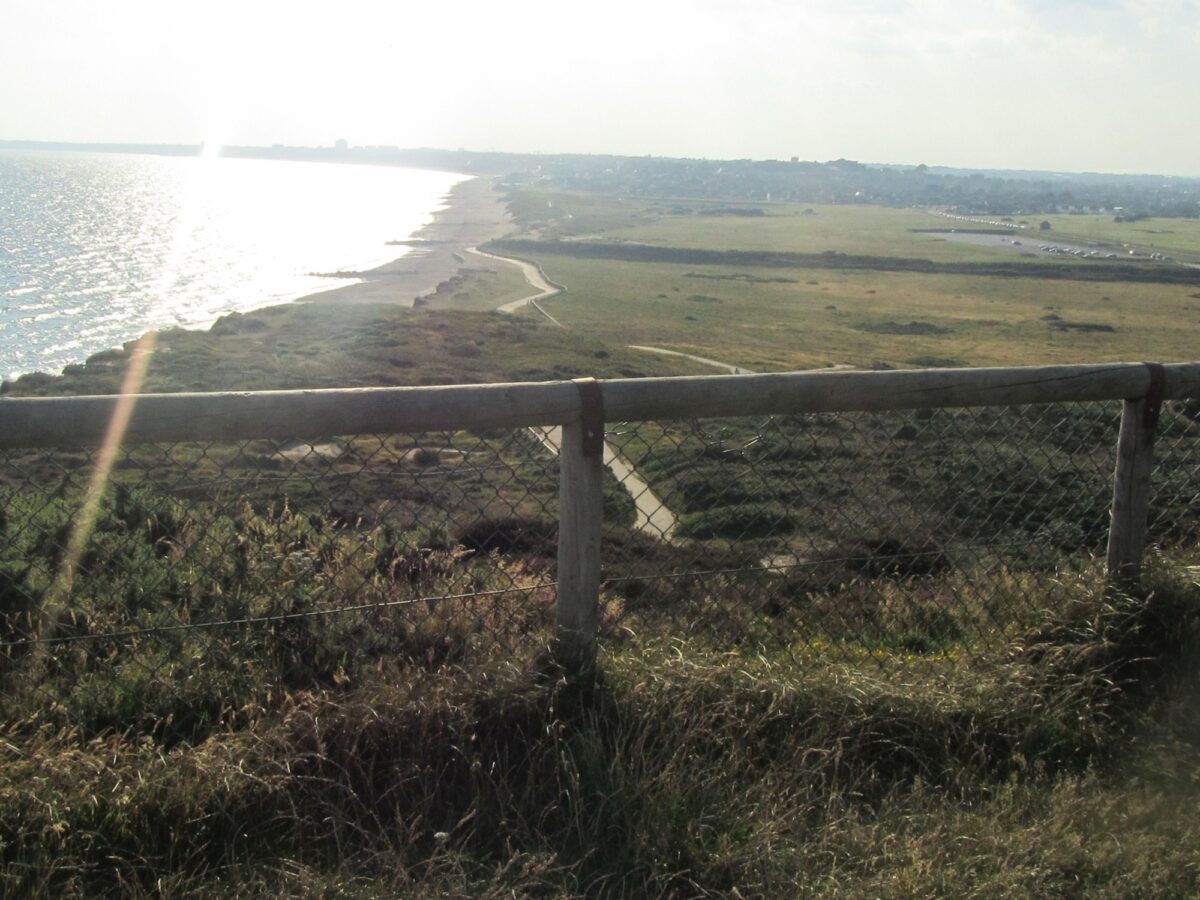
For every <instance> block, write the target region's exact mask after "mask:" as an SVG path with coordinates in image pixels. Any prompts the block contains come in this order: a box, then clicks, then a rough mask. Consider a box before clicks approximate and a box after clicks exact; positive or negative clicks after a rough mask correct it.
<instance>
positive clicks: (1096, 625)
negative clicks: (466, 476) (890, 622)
mask: <svg viewBox="0 0 1200 900" xmlns="http://www.w3.org/2000/svg"><path fill="white" fill-rule="evenodd" d="M271 540H274V538H270V539H269V540H268V541H267V542H266V543H264V549H265V548H266V547H269V546H270V541H271ZM434 577H438V576H434ZM1198 616H1200V589H1198V588H1197V587H1196V585H1194V584H1191V583H1189V582H1188V581H1186V580H1185V579H1181V578H1180V577H1179V576H1178V574H1177V570H1175V569H1173V568H1172V567H1170V566H1168V565H1165V564H1164V565H1161V566H1159V567H1158V568H1157V569H1156V570H1155V574H1154V580H1153V594H1152V599H1151V600H1150V602H1146V601H1145V600H1143V599H1138V600H1133V599H1127V598H1121V597H1112V596H1107V597H1106V596H1104V595H1103V594H1102V593H1098V592H1097V591H1095V590H1094V589H1093V588H1090V587H1088V585H1087V584H1086V583H1080V584H1079V585H1078V586H1077V587H1075V588H1074V589H1073V599H1072V600H1070V602H1069V603H1068V604H1067V605H1065V606H1064V607H1062V608H1060V609H1059V610H1058V611H1057V613H1056V614H1055V615H1054V616H1053V618H1051V619H1049V620H1047V621H1046V622H1045V624H1044V625H1043V626H1042V627H1041V628H1039V629H1037V630H1035V631H1031V632H1030V633H1029V635H1028V638H1027V640H1026V641H1025V642H1024V643H1023V644H1018V645H1017V647H1016V649H1015V650H1013V651H1010V652H1008V653H1007V654H1006V655H1001V656H997V657H994V658H992V659H991V660H989V661H987V662H984V661H982V660H981V661H980V664H978V665H976V666H975V667H974V668H971V669H965V668H963V667H962V666H960V665H959V664H957V663H954V662H952V661H946V660H943V661H937V660H930V661H926V662H925V663H923V664H919V665H911V666H909V667H907V668H902V669H897V670H895V671H894V672H892V673H891V674H889V676H888V677H883V676H882V675H881V674H880V673H878V672H876V673H874V674H873V673H872V672H870V671H864V670H863V669H861V668H859V667H856V666H847V665H843V664H839V663H838V662H836V661H835V660H831V659H822V658H820V657H818V658H815V659H809V658H797V657H793V656H790V655H783V654H779V653H770V652H766V651H761V652H758V653H732V652H730V651H728V650H718V649H716V648H714V647H711V646H708V645H707V644H706V643H705V642H704V641H702V640H698V639H688V638H682V639H680V638H670V637H667V636H665V635H663V636H655V635H650V634H646V635H643V637H642V638H641V639H639V640H637V641H632V642H630V641H626V642H624V643H621V642H618V643H616V644H614V645H613V647H612V649H611V650H610V651H609V652H608V654H607V655H606V656H605V659H604V661H603V665H602V678H601V680H600V681H599V682H596V683H595V684H593V685H590V686H584V687H583V689H581V688H579V687H571V686H567V685H564V684H562V683H561V682H559V681H557V680H556V679H555V678H554V677H553V675H552V674H551V673H549V671H548V670H547V669H545V668H544V667H542V666H540V665H539V664H538V663H537V661H536V660H534V661H531V662H530V663H527V664H524V665H523V664H520V663H517V662H514V661H513V660H512V659H511V658H507V659H506V658H504V657H499V658H495V659H492V660H491V661H489V662H486V663H485V664H484V665H465V666H461V667H460V666H457V665H456V666H453V668H452V669H449V670H448V669H447V668H446V667H445V666H441V667H439V666H432V667H431V666H428V665H417V666H408V667H405V665H404V664H403V662H402V657H398V656H397V655H396V654H395V652H394V651H395V646H394V645H393V644H391V643H389V642H391V641H394V640H396V639H397V638H398V637H399V636H400V632H397V631H394V630H392V629H391V628H383V629H380V630H378V631H377V636H378V640H379V641H383V643H378V642H377V643H375V644H366V645H362V646H360V647H358V648H357V649H356V650H355V655H356V657H361V662H359V661H357V660H356V659H352V660H350V661H349V662H343V663H342V664H341V668H339V669H336V670H334V671H333V672H331V673H330V676H329V677H328V679H326V680H325V681H323V682H322V681H320V680H317V681H309V682H308V683H307V685H306V686H304V687H300V686H298V685H297V686H290V687H289V685H288V682H287V681H286V677H287V676H288V674H289V672H290V667H289V666H288V665H284V664H282V662H281V660H285V658H284V657H283V656H281V655H280V654H278V653H267V654H265V655H264V654H263V653H261V651H260V650H259V649H258V646H257V645H256V644H255V643H254V642H253V641H251V640H244V641H241V642H236V643H234V644H232V645H231V646H230V651H229V652H231V653H232V654H233V656H232V657H231V660H230V661H231V662H237V661H240V663H242V664H243V665H237V664H235V665H232V666H227V667H226V668H227V669H229V671H231V672H235V673H236V672H241V671H244V664H250V663H253V664H254V668H252V669H250V670H249V671H251V672H258V673H259V674H260V675H262V674H264V667H265V668H267V669H269V668H270V667H272V666H273V667H275V668H274V671H275V672H276V674H275V675H274V676H273V677H271V678H267V679H266V683H268V684H270V685H271V686H272V689H271V690H265V691H259V692H258V693H251V694H242V695H228V694H221V695H220V696H224V697H228V699H230V700H234V701H236V702H234V703H232V704H231V705H228V706H226V707H225V708H224V709H225V714H224V716H223V717H222V718H221V719H220V720H219V721H217V722H214V723H213V724H212V725H211V726H210V727H209V729H208V731H207V736H206V737H205V739H204V740H202V741H196V740H192V741H184V742H178V743H174V744H164V743H162V741H161V740H160V739H158V738H157V737H156V736H155V735H154V734H153V733H152V732H151V733H147V732H145V731H143V730H142V729H140V728H138V727H131V726H132V725H133V724H134V723H133V722H130V723H127V724H126V725H124V726H123V727H122V726H117V727H110V728H107V729H101V730H98V731H96V730H92V731H91V732H89V731H86V730H80V729H79V728H78V727H76V728H70V727H66V728H59V729H54V728H48V727H46V726H45V725H44V724H43V725H41V726H38V725H37V724H36V721H35V720H31V719H29V718H21V717H14V716H11V715H10V716H9V717H8V718H7V719H6V721H7V725H6V730H5V733H4V736H3V738H4V742H3V744H2V745H0V878H3V879H4V881H3V884H4V887H5V891H6V893H8V894H10V895H16V894H23V895H37V896H50V895H53V896H70V895H87V896H97V895H124V896H129V895H134V896H148V895H171V896H181V895H188V896H210V895H216V894H226V895H227V894H229V893H231V892H232V893H236V894H237V895H239V896H243V895H245V896H259V895H262V896H266V895H270V896H347V897H357V896H361V897H368V896H378V895H393V896H394V895H440V896H464V897H465V896H489V897H500V896H513V895H517V896H596V897H618V896H689V897H694V896H743V897H749V896H815V895H821V896H847V897H857V896H880V895H883V896H952V895H953V896H961V895H962V894H963V893H964V892H965V893H971V892H979V893H984V894H987V895H989V896H1028V895H1030V894H1041V895H1044V894H1047V893H1058V894H1066V895H1087V896H1093V895H1095V896H1112V897H1117V896H1131V895H1146V896H1163V895H1178V896H1185V895H1187V894H1189V893H1191V892H1193V891H1194V890H1195V888H1196V886H1197V883H1196V877H1197V876H1196V871H1195V866H1194V860H1195V857H1196V853H1197V851H1200V829H1197V828H1196V826H1195V822H1194V816H1193V814H1192V811H1193V809H1194V803H1195V800H1196V797H1197V792H1198V787H1200V786H1198V785H1197V783H1196V781H1195V779H1194V771H1195V765H1196V762H1197V761H1200V756H1198V755H1197V749H1196V748H1197V746H1198V743H1197V741H1198V736H1200V727H1198V725H1197V717H1196V713H1195V705H1194V702H1192V701H1193V697H1194V694H1195V690H1196V688H1195V685H1196V681H1195V674H1194V670H1192V669H1189V668H1188V666H1187V665H1186V664H1185V660H1186V659H1187V658H1188V655H1189V654H1190V653H1191V652H1192V650H1193V648H1194V646H1195V640H1196V637H1197V631H1196V625H1197V621H1198ZM341 637H343V635H341V634H340V632H337V631H335V632H332V633H328V634H323V633H322V631H320V630H318V631H315V632H313V633H312V637H311V639H312V640H315V641H316V642H317V643H316V645H315V646H316V647H320V646H321V645H322V644H323V643H333V642H335V641H337V643H338V646H346V644H345V643H344V642H342V641H340V640H338V639H339V638H341ZM534 643H535V644H536V642H534ZM311 658H312V656H311V654H306V655H305V656H304V659H306V660H308V659H311ZM374 659H379V660H381V661H383V665H382V666H380V667H377V666H376V665H375V662H374ZM94 665H95V666H96V667H97V668H98V670H99V671H100V672H104V671H105V670H106V666H107V665H108V663H105V662H103V661H102V660H101V659H97V660H96V662H95V663H94ZM451 673H453V677H449V678H448V677H446V676H447V675H448V674H451ZM267 674H270V673H269V672H267ZM278 678H284V679H285V680H284V681H282V682H278V681H277V679H278ZM204 687H205V686H203V685H202V686H201V687H200V688H199V689H200V690H204ZM210 689H211V688H210ZM9 702H13V701H12V700H11V699H10V701H9ZM102 708H111V704H109V706H108V707H102ZM189 708H190V707H189Z"/></svg>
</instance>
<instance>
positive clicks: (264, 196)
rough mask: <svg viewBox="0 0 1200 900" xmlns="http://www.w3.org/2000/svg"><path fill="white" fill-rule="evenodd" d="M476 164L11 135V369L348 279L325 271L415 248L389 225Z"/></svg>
mask: <svg viewBox="0 0 1200 900" xmlns="http://www.w3.org/2000/svg"><path fill="white" fill-rule="evenodd" d="M464 177H465V176H463V175H458V174H452V173H448V172H431V171H422V170H415V169H401V168H394V167H385V166H359V165H344V164H338V163H319V162H292V161H278V160H254V159H231V158H223V157H220V156H204V157H165V156H141V155H134V154H108V153H81V152H71V151H40V150H7V149H5V150H0V377H3V378H15V377H17V376H18V375H20V374H23V373H26V372H36V371H41V372H51V373H58V372H60V371H61V370H62V368H63V367H64V366H67V365H69V364H72V363H82V362H84V361H85V360H86V359H87V358H88V357H89V356H91V355H92V354H94V353H97V352H99V351H101V350H107V349H109V348H112V347H119V346H121V345H122V344H124V343H125V342H126V341H130V340H133V339H134V338H137V337H139V336H140V335H142V334H143V333H145V332H146V331H149V330H161V329H164V328H171V327H181V328H206V327H208V326H209V325H211V324H212V323H213V322H214V321H216V320H217V319H218V318H219V317H221V316H223V315H225V314H226V313H230V312H235V311H237V312H246V311H248V310H251V309H256V308H259V307H263V306H269V305H271V304H274V303H280V302H284V301H287V300H292V299H295V298H297V297H301V296H303V295H305V294H310V293H313V292H316V291H321V290H325V289H327V288H332V287H340V286H342V285H345V284H347V283H349V282H348V281H347V280H346V279H345V278H331V277H329V273H335V272H361V271H364V270H367V269H370V268H373V267H375V266H378V265H381V264H383V263H385V262H388V261H389V260H393V259H396V258H398V257H400V256H403V255H404V254H405V253H407V252H410V250H409V248H407V247H404V246H388V241H394V240H404V239H407V238H410V237H411V236H412V235H413V234H414V233H416V232H417V231H419V230H420V229H421V228H422V227H423V226H424V225H426V224H427V223H428V222H429V221H430V220H431V219H432V217H433V215H434V213H435V212H437V211H438V210H439V209H441V208H443V207H444V205H445V198H446V194H447V192H448V191H449V190H450V188H451V187H453V186H454V185H455V184H457V183H458V182H460V181H462V180H463V179H464ZM321 273H324V274H321Z"/></svg>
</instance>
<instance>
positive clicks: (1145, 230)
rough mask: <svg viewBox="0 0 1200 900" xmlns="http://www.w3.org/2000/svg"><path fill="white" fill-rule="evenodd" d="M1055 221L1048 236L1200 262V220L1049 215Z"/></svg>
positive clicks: (1051, 221) (1049, 219)
mask: <svg viewBox="0 0 1200 900" xmlns="http://www.w3.org/2000/svg"><path fill="white" fill-rule="evenodd" d="M1045 218H1046V220H1047V221H1049V222H1050V224H1051V231H1050V232H1049V233H1048V235H1046V236H1047V237H1048V238H1050V239H1052V240H1054V241H1059V242H1068V241H1078V242H1080V243H1093V242H1094V243H1097V244H1102V245H1104V246H1105V247H1108V248H1111V249H1112V250H1117V251H1121V252H1123V253H1126V254H1127V253H1128V251H1129V250H1131V249H1132V250H1136V251H1137V252H1138V253H1141V254H1142V255H1144V256H1148V255H1149V254H1151V253H1165V254H1166V255H1168V256H1172V257H1174V258H1176V259H1180V260H1185V261H1188V262H1193V263H1200V221H1197V220H1195V219H1157V218H1148V219H1141V220H1139V221H1136V222H1117V221H1115V220H1114V217H1113V216H1111V215H1108V216H1101V215H1072V216H1046V217H1045Z"/></svg>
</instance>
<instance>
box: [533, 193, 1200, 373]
mask: <svg viewBox="0 0 1200 900" xmlns="http://www.w3.org/2000/svg"><path fill="white" fill-rule="evenodd" d="M513 206H514V211H515V213H516V216H517V219H518V221H519V222H521V223H522V225H523V226H525V227H526V228H527V229H529V230H530V232H531V233H532V234H534V235H537V236H540V237H545V238H557V239H563V240H585V239H586V240H587V241H601V242H607V245H611V244H612V243H613V242H617V243H619V242H621V241H630V242H636V243H637V244H644V245H649V246H652V247H661V248H664V249H666V250H670V249H672V248H680V249H684V250H688V249H708V250H721V251H728V250H745V251H755V252H763V253H766V254H786V253H807V254H812V253H824V252H827V251H837V252H840V253H846V254H864V255H867V256H869V257H876V258H879V259H880V260H881V261H885V262H886V261H887V260H894V259H900V260H903V259H928V260H932V261H934V262H935V263H937V264H947V265H961V264H982V263H988V264H992V265H995V266H998V268H999V269H1001V270H1003V269H1004V267H1005V266H1010V267H1011V266H1013V265H1014V264H1016V262H1017V260H1020V265H1023V266H1025V269H1024V270H1021V274H1020V277H1002V276H1001V275H988V274H984V275H975V274H962V273H959V274H953V273H946V274H943V273H938V272H905V271H863V270H856V269H845V268H839V267H838V263H837V260H836V258H833V259H830V260H829V262H828V265H827V266H825V265H824V264H823V263H818V264H817V265H816V266H811V265H809V264H806V265H805V267H803V268H788V267H787V265H786V258H780V260H779V261H771V264H769V265H764V264H761V263H763V262H766V261H768V260H771V259H772V258H771V257H764V258H763V259H762V260H759V261H757V262H758V264H756V260H755V259H753V258H751V259H748V260H746V261H744V262H740V263H736V264H735V263H730V264H728V265H697V264H687V263H674V262H665V261H654V260H649V261H645V262H629V261H616V260H606V259H603V258H589V256H588V255H587V252H586V249H585V248H582V247H581V248H580V251H581V252H580V253H579V254H578V255H565V254H564V253H561V252H557V251H555V252H551V249H550V248H548V249H547V250H546V251H545V252H543V253H540V254H539V252H538V250H537V248H536V245H534V246H530V245H528V244H524V245H522V248H521V252H522V253H523V254H524V255H527V256H530V257H531V258H534V259H536V260H537V261H538V262H539V263H541V264H542V266H543V268H544V269H545V271H546V273H547V275H549V277H551V278H552V279H554V280H555V281H557V282H559V283H562V284H565V285H566V286H567V288H568V291H567V293H566V294H564V295H562V296H560V297H558V298H555V299H553V300H551V301H549V303H550V308H551V310H552V312H553V314H554V315H555V316H556V317H558V318H559V319H560V321H562V322H563V323H564V324H565V325H568V326H569V327H570V328H572V329H574V330H578V331H583V332H586V333H588V334H594V335H596V336H597V337H599V338H602V339H604V340H607V341H612V342H614V343H616V342H625V343H629V344H641V345H650V346H661V347H665V348H668V349H672V350H677V351H681V352H687V353H693V354H696V355H700V356H705V357H709V358H713V359H718V360H722V361H728V362H730V363H733V364H735V365H742V366H746V367H749V368H754V369H764V370H786V369H801V368H819V367H822V366H829V365H851V366H859V367H870V366H875V367H879V366H890V367H913V366H935V365H1031V364H1038V363H1066V362H1095V361H1104V360H1120V359H1143V358H1153V359H1162V360H1188V359H1191V358H1193V357H1194V356H1195V347H1196V346H1197V338H1198V337H1200V286H1197V284H1194V283H1189V284H1156V283H1147V282H1142V281H1132V280H1123V278H1124V277H1125V276H1124V275H1121V276H1118V275H1117V274H1114V275H1113V276H1112V280H1104V279H1105V278H1106V276H1105V275H1104V272H1105V270H1104V269H1102V268H1099V267H1098V266H1099V265H1100V264H1097V263H1086V262H1080V261H1078V260H1074V259H1070V260H1069V261H1067V262H1063V261H1062V260H1060V259H1059V258H1057V257H1049V256H1038V257H1034V258H1030V259H1025V258H1023V257H1018V256H1017V255H1016V254H1006V253H1000V252H997V251H995V250H990V249H988V248H985V247H976V246H972V245H968V244H959V243H954V242H949V241H946V240H943V239H941V238H940V237H939V236H938V235H936V234H921V233H917V232H915V231H914V230H913V229H919V228H937V227H945V226H946V225H947V223H948V220H945V219H940V218H938V217H935V216H933V215H931V214H929V213H927V212H924V211H921V210H908V209H884V208H879V207H823V206H821V207H805V206H798V205H787V204H765V205H762V206H761V207H756V209H759V211H761V212H762V215H746V214H741V215H730V214H713V213H714V210H720V209H725V210H728V209H729V206H728V205H720V204H708V205H705V204H697V203H682V202H681V203H673V202H667V201H659V202H655V201H634V200H629V199H618V198H609V197H597V196H593V195H586V194H568V193H551V192H534V191H529V192H523V193H519V194H517V195H516V196H515V197H514V203H513ZM734 209H735V210H737V209H739V208H738V207H734ZM810 209H811V213H810V212H809V210H810ZM742 212H743V213H744V212H745V210H742ZM1039 221H1040V220H1039ZM1091 221H1092V220H1090V219H1086V217H1067V218H1065V219H1064V220H1063V221H1062V222H1058V220H1055V222H1056V225H1055V230H1054V234H1055V235H1056V239H1057V240H1062V239H1063V238H1064V235H1062V234H1058V232H1059V230H1060V229H1061V230H1065V229H1066V228H1068V227H1069V226H1070V225H1072V223H1073V224H1074V225H1077V226H1081V227H1082V226H1083V225H1085V224H1087V223H1088V222H1091ZM1110 223H1111V220H1110ZM1035 224H1036V223H1035ZM1101 224H1102V223H1101ZM1155 224H1156V223H1151V225H1155ZM1157 224H1161V223H1157ZM1145 225H1146V223H1135V225H1134V226H1130V227H1143V226H1145ZM1105 227H1106V226H1105ZM1122 227H1124V226H1122ZM1096 228H1097V229H1100V230H1103V229H1101V226H1100V225H1096ZM1176 228H1177V229H1178V236H1179V238H1180V240H1181V241H1182V242H1184V243H1186V242H1187V241H1189V240H1193V239H1195V238H1196V237H1197V236H1198V235H1200V232H1197V233H1193V232H1194V231H1195V229H1193V227H1192V225H1191V223H1188V222H1182V223H1177V224H1176ZM1084 236H1086V234H1085V235H1084ZM1034 239H1035V240H1036V238H1034ZM1196 249H1197V250H1198V251H1200V243H1197V245H1196ZM823 266H824V267H823ZM1031 266H1032V267H1033V268H1030V267H1031ZM1043 268H1044V269H1045V270H1046V271H1047V275H1049V274H1050V272H1051V270H1053V272H1054V274H1055V276H1056V277H1053V278H1051V277H1046V278H1038V277H1036V273H1037V272H1038V271H1039V270H1040V269H1043ZM1014 271H1015V270H1014ZM1076 271H1077V272H1078V273H1079V278H1075V277H1072V276H1071V273H1072V272H1076ZM1109 271H1113V270H1109ZM1150 271H1151V270H1149V269H1137V270H1136V271H1135V270H1130V273H1131V274H1130V276H1129V277H1133V275H1134V274H1137V273H1142V274H1146V273H1149V272H1150ZM1164 271H1165V270H1164ZM1172 271H1174V272H1176V273H1178V275H1179V277H1188V278H1190V276H1189V275H1188V274H1187V273H1186V271H1185V270H1182V269H1179V268H1175V269H1173V270H1172ZM1137 277H1138V278H1141V277H1142V275H1137ZM1084 279H1086V280H1084ZM1192 280H1193V281H1194V279H1192Z"/></svg>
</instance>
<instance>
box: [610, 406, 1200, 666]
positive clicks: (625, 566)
mask: <svg viewBox="0 0 1200 900" xmlns="http://www.w3.org/2000/svg"><path fill="white" fill-rule="evenodd" d="M1121 410H1122V406H1121V403H1120V402H1119V401H1118V402H1104V403H1064V404H1042V405H1027V406H1010V407H975V408H959V409H941V408H935V409H919V410H915V411H901V412H884V413H831V414H819V415H797V416H773V417H764V418H758V419H721V420H705V421H698V422H655V423H630V424H622V425H610V427H609V432H608V435H607V440H608V444H609V448H610V449H609V453H610V455H616V456H618V457H620V459H621V460H622V463H623V465H622V467H621V468H622V469H624V470H628V471H634V472H636V473H637V477H636V478H635V479H633V480H632V482H629V481H627V482H626V483H627V484H629V485H630V488H629V492H630V494H631V495H632V496H634V497H636V498H637V504H638V511H637V514H636V516H632V517H631V516H629V515H627V516H626V518H625V520H624V521H623V522H621V523H614V522H610V523H609V525H608V528H607V531H606V543H607V544H608V545H609V546H608V549H607V552H606V553H605V556H604V566H605V567H604V575H603V578H604V581H603V594H602V615H603V623H604V624H605V626H606V635H607V637H608V640H609V641H610V642H620V641H621V640H634V639H636V637H637V636H641V635H646V634H662V633H673V634H686V635H690V636H696V637H699V638H702V639H704V640H706V641H710V642H712V643H713V644H715V645H717V646H722V647H728V648H731V649H732V648H743V649H746V650H749V651H752V652H769V653H777V652H781V651H782V652H786V653H790V654H791V655H793V656H796V657H808V656H820V657H821V658H824V659H829V658H835V659H840V660H846V661H869V662H872V663H878V664H881V665H894V664H896V663H898V662H900V663H903V662H905V661H908V660H913V659H918V658H919V659H928V658H931V657H938V658H943V659H945V658H956V657H957V658H963V659H968V660H969V659H974V658H978V657H981V656H984V655H990V654H995V653H997V652H1003V651H1004V649H1005V648H1006V647H1007V646H1009V645H1010V644H1011V642H1012V641H1013V640H1014V639H1015V638H1017V637H1019V636H1020V635H1021V634H1022V633H1023V632H1025V631H1027V630H1028V629H1029V628H1031V627H1032V626H1034V625H1035V624H1037V623H1039V622H1042V621H1044V620H1045V617H1046V616H1047V615H1049V614H1053V613H1054V612H1055V611H1056V609H1058V608H1059V607H1060V606H1061V605H1062V604H1063V603H1065V602H1066V600H1067V599H1068V597H1069V596H1070V593H1071V590H1072V587H1073V585H1074V584H1076V583H1077V579H1076V578H1075V576H1085V575H1087V574H1088V573H1090V574H1091V575H1093V576H1095V577H1094V581H1099V580H1101V579H1102V578H1103V555H1104V551H1105V543H1106V540H1107V536H1108V529H1109V519H1110V507H1111V503H1112V494H1113V486H1112V484H1113V469H1114V458H1115V448H1116V440H1117V433H1118V428H1119V425H1120V420H1121ZM1197 412H1198V410H1197V407H1196V406H1195V405H1194V404H1187V403H1177V404H1174V405H1173V406H1169V407H1168V408H1166V409H1164V411H1163V415H1162V418H1161V421H1160V425H1159V429H1160V432H1161V435H1162V436H1161V439H1160V441H1159V444H1158V446H1157V448H1156V467H1155V471H1154V473H1153V476H1152V483H1153V485H1154V490H1153V495H1152V501H1151V508H1150V514H1149V530H1148V537H1149V540H1150V542H1151V543H1152V544H1156V545H1158V546H1162V547H1166V548H1172V547H1181V546H1183V547H1190V548H1194V547H1195V546H1196V545H1197V543H1198V541H1197V538H1200V483H1198V480H1197V473H1198V472H1200V425H1198V424H1197V418H1198V416H1197ZM610 468H611V467H610ZM613 471H614V472H615V473H616V474H617V475H618V477H620V471H619V470H617V469H613Z"/></svg>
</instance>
